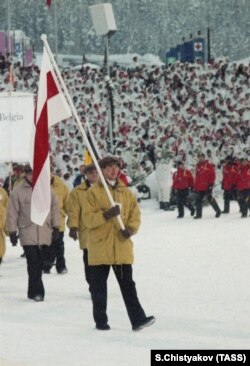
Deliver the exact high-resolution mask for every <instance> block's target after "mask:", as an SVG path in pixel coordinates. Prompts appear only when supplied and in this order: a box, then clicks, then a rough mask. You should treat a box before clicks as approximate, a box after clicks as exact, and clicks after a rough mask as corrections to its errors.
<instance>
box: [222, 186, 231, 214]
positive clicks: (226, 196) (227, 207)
mask: <svg viewBox="0 0 250 366" xmlns="http://www.w3.org/2000/svg"><path fill="white" fill-rule="evenodd" d="M231 197H232V191H224V195H223V198H224V212H225V213H229V210H230V200H231Z"/></svg>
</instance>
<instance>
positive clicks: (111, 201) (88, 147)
mask: <svg viewBox="0 0 250 366" xmlns="http://www.w3.org/2000/svg"><path fill="white" fill-rule="evenodd" d="M41 39H42V41H43V44H44V47H45V48H46V51H47V52H48V55H49V58H50V61H51V63H52V66H53V68H54V70H55V73H56V76H57V77H58V79H59V81H60V84H61V87H62V89H63V92H64V95H65V97H66V99H67V102H68V104H69V107H70V110H71V112H72V115H73V117H74V119H75V122H76V123H77V125H78V128H79V130H80V132H81V133H82V136H83V139H84V142H85V144H86V147H87V149H88V151H89V153H90V155H91V158H92V160H93V162H94V165H95V167H96V170H97V172H98V174H99V177H100V179H101V182H102V184H103V187H104V189H105V191H106V193H107V196H108V199H109V201H110V204H111V206H112V207H113V206H115V202H114V200H113V197H112V195H111V193H110V190H109V188H108V185H107V182H106V180H105V178H104V176H103V174H102V171H101V168H100V166H99V164H98V161H97V159H96V157H95V154H94V151H93V149H92V147H91V144H90V142H89V140H88V137H87V135H86V133H85V131H84V128H83V126H82V124H81V121H80V119H79V117H78V114H77V112H76V109H75V106H74V104H73V102H72V100H71V97H70V95H69V92H68V89H67V87H66V85H65V83H64V80H63V78H62V75H61V73H60V70H59V68H58V66H57V63H56V61H55V59H54V56H53V54H52V52H51V50H50V46H49V44H48V42H47V36H46V34H42V36H41ZM117 220H118V222H119V225H120V227H121V229H125V226H124V224H123V221H122V219H121V216H120V215H118V216H117Z"/></svg>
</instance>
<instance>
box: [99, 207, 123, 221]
mask: <svg viewBox="0 0 250 366" xmlns="http://www.w3.org/2000/svg"><path fill="white" fill-rule="evenodd" d="M120 213H121V210H120V206H118V205H115V206H114V207H111V208H110V209H109V210H108V211H106V212H104V213H103V216H104V217H105V219H106V220H110V219H112V217H115V216H118V215H120Z"/></svg>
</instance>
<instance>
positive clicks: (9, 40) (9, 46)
mask: <svg viewBox="0 0 250 366" xmlns="http://www.w3.org/2000/svg"><path fill="white" fill-rule="evenodd" d="M7 22H8V42H7V52H8V53H9V54H11V38H10V29H11V22H10V0H7Z"/></svg>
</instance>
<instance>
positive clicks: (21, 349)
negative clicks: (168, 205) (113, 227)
mask: <svg viewBox="0 0 250 366" xmlns="http://www.w3.org/2000/svg"><path fill="white" fill-rule="evenodd" d="M220 203H222V202H220ZM141 208H142V226H141V229H140V231H139V233H138V235H137V236H136V237H135V238H134V242H135V265H134V278H135V281H136V284H137V290H138V295H139V299H140V301H141V303H142V306H143V307H144V309H145V311H146V313H147V314H148V315H151V314H153V315H155V317H156V319H157V320H156V323H155V324H154V325H153V326H151V327H149V328H146V329H144V330H143V331H141V332H132V330H131V326H130V323H129V320H128V317H127V314H126V311H125V307H124V304H123V302H122V299H121V295H120V292H119V289H118V285H117V283H116V282H115V278H114V275H113V273H111V275H110V278H109V297H108V314H109V323H110V325H111V327H112V329H111V331H106V332H100V331H97V330H95V329H94V323H93V319H92V307H91V300H90V295H89V293H88V289H87V285H86V283H85V281H84V275H83V263H82V255H81V251H80V250H79V247H78V244H76V243H75V242H73V241H72V240H71V239H69V238H68V237H66V245H65V247H66V258H67V266H68V270H69V273H68V274H67V275H63V276H60V275H57V274H56V273H55V271H54V272H52V273H51V274H50V275H44V276H43V278H44V283H45V288H46V299H45V302H43V303H35V302H33V301H31V300H28V299H26V288H27V274H26V261H25V259H23V258H20V254H21V253H22V250H21V248H20V246H18V247H12V246H11V245H10V244H9V243H8V251H7V254H6V256H5V258H4V263H3V264H2V266H1V267H0V283H1V285H0V365H1V366H10V365H11V366H69V365H71V366H82V365H84V366H92V365H102V366H114V365H120V366H127V365H130V366H138V365H144V366H148V365H150V350H151V349H249V348H250V306H249V304H250V286H249V279H250V260H249V258H250V230H249V222H250V221H249V220H250V218H247V219H241V218H240V215H239V212H238V206H237V204H236V203H235V202H233V203H232V210H231V211H232V213H231V214H230V215H223V216H222V217H221V218H219V219H215V218H214V212H213V210H212V208H211V207H206V208H204V214H203V219H202V220H193V219H192V218H191V217H190V215H189V213H188V212H187V213H186V217H185V218H184V219H182V220H178V219H176V216H177V214H176V211H174V212H164V211H160V210H158V204H157V202H156V201H155V200H147V201H143V202H142V203H141Z"/></svg>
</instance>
